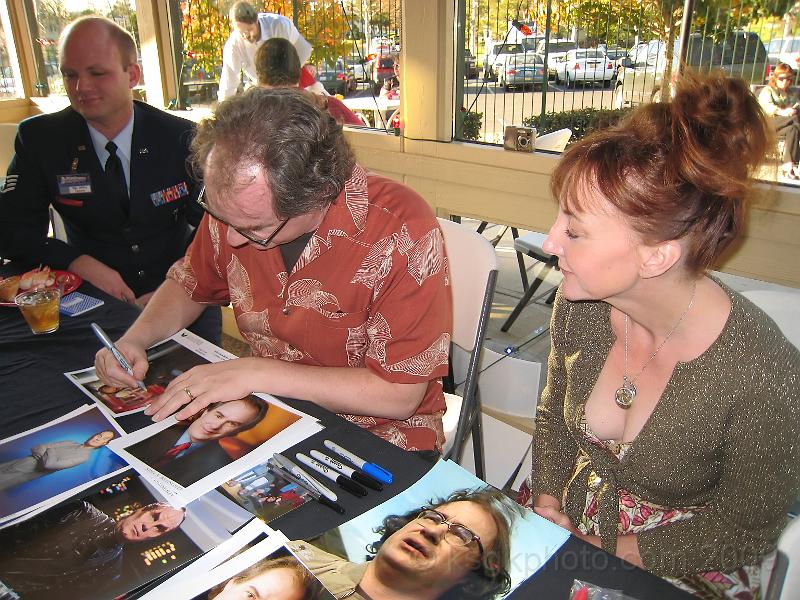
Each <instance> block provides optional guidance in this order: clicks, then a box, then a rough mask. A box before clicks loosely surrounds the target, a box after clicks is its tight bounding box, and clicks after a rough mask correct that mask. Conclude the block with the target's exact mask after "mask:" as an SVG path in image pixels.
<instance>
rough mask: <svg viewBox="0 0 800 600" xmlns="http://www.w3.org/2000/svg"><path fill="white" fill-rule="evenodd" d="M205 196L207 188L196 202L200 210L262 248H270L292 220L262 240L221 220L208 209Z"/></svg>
mask: <svg viewBox="0 0 800 600" xmlns="http://www.w3.org/2000/svg"><path fill="white" fill-rule="evenodd" d="M205 196H206V186H203V187H201V188H200V193H199V194H198V195H197V201H196V202H197V204H199V205H200V208H202V209H203V210H204V211H206V212H207V213H208V214H209V215H211V216H212V217H214V218H215V219H216V220H217V221H219V222H220V223H224V224H225V225H227V226H228V227H230V228H232V229H233V230H234V231H235V232H236V233H238V234H239V235H240V236H242V237H243V238H245V239H246V240H247V241H249V242H253V243H254V244H258V245H259V246H262V247H264V248H266V247H267V246H269V244H270V242H271V241H272V240H274V239H275V236H276V235H278V234H279V233H280V232H281V229H283V228H284V227H285V226H286V224H287V223H288V222H289V221H290V220H291V217H289V218H288V219H283V220H282V221H281V222H280V224H279V225H278V226H277V227H276V228H275V231H273V232H272V233H271V234H269V236H267V237H266V238H265V239H263V240H262V239H259V238H257V237H255V236H254V235H253V234H252V233H248V231H247V230H246V229H239V228H238V227H234V226H233V225H231V224H230V223H228V222H227V221H224V220H223V219H220V218H219V217H218V216H217V215H215V214H214V213H213V212H211V209H209V208H208V203H207V202H206V201H205V200H204V198H205Z"/></svg>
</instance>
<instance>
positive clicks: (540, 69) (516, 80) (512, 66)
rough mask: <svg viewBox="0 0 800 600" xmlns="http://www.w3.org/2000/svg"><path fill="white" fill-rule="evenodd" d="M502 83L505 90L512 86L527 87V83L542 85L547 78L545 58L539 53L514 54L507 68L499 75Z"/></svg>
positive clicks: (534, 85) (534, 86) (533, 85)
mask: <svg viewBox="0 0 800 600" xmlns="http://www.w3.org/2000/svg"><path fill="white" fill-rule="evenodd" d="M498 77H499V80H500V85H502V86H503V88H504V89H505V90H510V89H511V88H512V87H520V88H523V89H524V88H525V86H526V85H530V86H532V87H533V88H534V89H536V86H539V87H541V86H542V85H543V84H544V80H545V77H546V75H545V69H544V59H543V58H542V57H541V56H539V55H538V54H533V53H529V54H513V55H511V57H510V58H509V59H508V62H507V63H506V66H505V69H504V70H503V71H501V72H500V74H499V75H498Z"/></svg>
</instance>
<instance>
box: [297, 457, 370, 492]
mask: <svg viewBox="0 0 800 600" xmlns="http://www.w3.org/2000/svg"><path fill="white" fill-rule="evenodd" d="M295 456H296V457H297V460H299V461H300V462H301V463H303V464H304V465H306V466H307V467H311V468H312V469H314V470H315V471H316V472H317V473H319V474H321V475H324V476H325V477H327V478H328V479H330V480H331V481H335V482H336V484H337V485H338V486H339V487H340V488H342V489H343V490H346V491H348V492H350V493H351V494H353V495H354V496H360V497H363V496H366V495H367V490H365V489H364V488H363V487H361V486H360V485H359V484H357V483H356V482H355V481H353V480H352V479H348V478H347V477H345V476H344V475H341V474H339V473H337V472H336V471H334V470H333V469H331V468H330V467H327V466H325V465H324V464H322V463H321V462H319V461H318V460H314V459H313V458H309V457H308V456H306V455H305V454H303V453H302V452H298V453H297V454H295Z"/></svg>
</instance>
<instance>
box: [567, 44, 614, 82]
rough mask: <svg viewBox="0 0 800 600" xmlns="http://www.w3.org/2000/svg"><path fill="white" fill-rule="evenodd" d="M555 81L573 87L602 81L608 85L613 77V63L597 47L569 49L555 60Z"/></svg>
mask: <svg viewBox="0 0 800 600" xmlns="http://www.w3.org/2000/svg"><path fill="white" fill-rule="evenodd" d="M555 70H556V82H558V83H566V84H567V86H571V87H574V86H575V85H577V83H578V82H579V81H582V82H584V83H587V82H592V83H593V82H595V81H602V82H603V85H604V86H606V87H608V86H610V85H611V80H612V79H613V78H614V73H615V71H614V63H613V61H611V60H610V59H609V58H608V57H607V56H606V53H605V52H603V51H602V50H598V49H597V48H591V49H586V50H583V49H582V50H570V51H569V52H567V53H566V54H565V55H564V56H563V57H562V58H559V59H558V60H557V61H556V62H555Z"/></svg>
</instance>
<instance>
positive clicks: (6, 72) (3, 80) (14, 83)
mask: <svg viewBox="0 0 800 600" xmlns="http://www.w3.org/2000/svg"><path fill="white" fill-rule="evenodd" d="M8 48H9V44H8V42H7V41H6V31H5V28H4V27H3V23H2V22H1V21H0V99H7V98H19V97H21V96H22V86H21V85H20V82H19V79H18V77H19V69H18V68H17V65H16V63H15V62H13V61H16V57H15V56H11V55H10V54H9V52H8Z"/></svg>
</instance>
